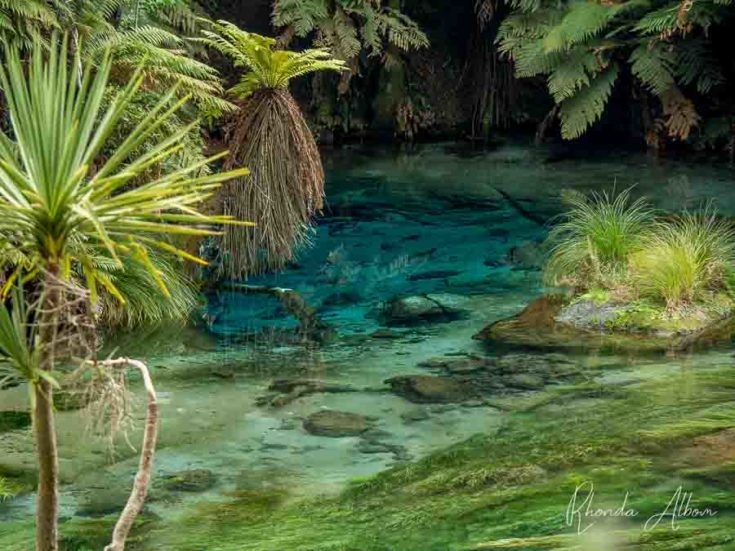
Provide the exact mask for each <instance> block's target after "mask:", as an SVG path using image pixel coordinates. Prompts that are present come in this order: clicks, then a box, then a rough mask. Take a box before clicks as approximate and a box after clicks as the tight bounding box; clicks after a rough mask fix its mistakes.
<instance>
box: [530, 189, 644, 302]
mask: <svg viewBox="0 0 735 551" xmlns="http://www.w3.org/2000/svg"><path fill="white" fill-rule="evenodd" d="M565 199H566V202H567V203H568V204H569V206H570V209H569V211H568V212H567V213H566V214H565V215H564V217H563V220H562V221H561V223H559V224H558V225H557V226H556V227H555V228H554V229H553V230H552V231H551V234H550V235H549V242H550V243H551V244H552V249H551V256H550V258H549V261H548V263H547V265H546V270H545V276H546V280H547V282H548V283H550V284H552V285H569V286H571V287H574V288H578V289H589V288H592V287H601V288H610V287H612V286H615V284H616V283H617V282H619V281H620V280H621V279H623V277H624V275H625V273H626V272H627V265H628V258H629V256H630V255H631V254H632V253H633V252H635V251H637V250H638V249H639V248H640V247H641V245H642V242H643V236H644V233H645V230H646V228H647V227H648V226H649V225H650V224H651V222H652V220H653V211H652V209H651V208H650V207H649V206H648V204H647V203H646V202H645V200H644V199H641V198H639V199H635V200H633V199H632V198H631V196H630V189H627V190H625V191H623V192H621V193H619V194H617V195H615V194H608V193H607V192H601V193H593V194H592V195H590V196H589V197H587V196H584V195H582V194H576V193H575V194H568V195H567V196H566V198H565Z"/></svg>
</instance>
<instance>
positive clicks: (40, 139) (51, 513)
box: [0, 39, 247, 551]
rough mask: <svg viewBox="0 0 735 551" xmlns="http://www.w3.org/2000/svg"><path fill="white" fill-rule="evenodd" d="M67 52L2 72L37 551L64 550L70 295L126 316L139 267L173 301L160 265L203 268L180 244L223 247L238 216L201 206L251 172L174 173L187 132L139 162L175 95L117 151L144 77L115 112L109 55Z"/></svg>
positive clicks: (2, 155) (1, 250) (6, 210)
mask: <svg viewBox="0 0 735 551" xmlns="http://www.w3.org/2000/svg"><path fill="white" fill-rule="evenodd" d="M67 52H68V46H67V43H66V40H58V39H52V40H51V45H50V47H44V46H41V45H40V44H36V45H35V46H34V48H33V49H32V50H31V52H30V56H29V57H30V59H28V54H25V53H24V54H22V55H21V53H20V52H19V50H18V49H17V48H15V47H13V46H12V45H11V46H7V47H5V48H3V59H2V63H1V64H0V86H2V92H3V95H4V96H5V99H6V102H7V106H8V115H9V119H10V125H11V129H12V132H9V133H7V134H6V133H2V132H0V262H1V263H2V273H4V274H5V281H6V289H5V290H7V289H9V288H11V287H12V284H13V282H15V281H18V280H20V279H21V278H22V279H23V282H24V284H25V285H27V286H30V287H32V288H33V289H34V290H35V291H36V292H37V294H38V296H39V297H40V299H39V303H38V306H37V308H38V310H37V311H38V315H37V316H36V318H35V319H34V320H33V321H34V326H35V327H36V328H37V331H36V333H35V334H34V335H33V338H32V339H28V338H26V339H25V342H26V343H27V344H28V343H30V344H28V346H27V360H28V361H27V362H26V363H21V364H19V363H18V362H17V361H15V360H13V356H14V354H12V353H11V352H12V351H11V350H7V349H4V350H2V353H3V355H4V356H5V357H6V359H9V365H10V366H11V367H12V368H13V369H14V370H15V372H16V373H17V374H18V375H19V376H21V377H24V378H26V379H27V380H28V383H29V384H30V387H31V396H32V413H33V429H34V437H35V441H36V446H37V453H38V467H39V484H38V499H37V526H36V549H37V551H56V550H57V549H58V543H57V540H58V533H57V517H58V489H57V485H58V460H57V445H56V431H55V427H54V408H53V392H54V386H55V378H54V373H55V370H56V369H57V367H58V365H57V364H58V363H59V362H60V360H61V359H62V358H60V357H58V354H57V352H58V350H57V349H56V346H55V345H56V344H57V343H56V338H57V335H58V334H59V329H60V327H59V324H60V318H59V312H60V310H61V309H62V308H63V301H64V294H63V286H64V285H65V284H66V283H67V282H71V281H75V282H77V283H78V284H81V285H83V286H84V287H86V289H87V290H88V292H89V295H90V297H91V300H92V302H95V301H97V300H99V297H100V296H101V295H105V296H108V297H113V298H114V299H116V301H117V302H118V303H119V304H121V305H125V304H126V296H125V289H124V288H123V287H122V286H118V285H116V283H115V279H114V278H113V277H111V276H110V273H111V271H114V270H125V267H126V266H129V265H131V264H132V265H136V266H138V267H139V268H140V269H141V270H143V271H144V272H145V273H146V274H147V275H148V276H149V278H150V279H151V280H153V281H155V282H156V287H155V290H156V291H155V296H151V297H150V298H151V300H158V301H161V300H164V301H165V300H167V299H168V297H170V296H171V293H170V291H169V289H168V287H167V286H166V281H165V278H164V277H162V274H161V272H160V270H159V269H158V268H157V266H158V263H157V262H156V261H155V258H156V255H157V254H159V253H161V252H164V253H166V254H168V255H174V256H178V257H181V258H183V259H187V260H191V261H194V262H200V263H202V262H203V261H202V260H200V259H198V258H197V257H196V256H194V255H193V254H191V253H190V252H187V251H185V250H183V249H182V246H181V245H180V244H179V241H177V239H180V238H182V237H186V236H203V235H217V234H218V231H217V230H218V227H219V226H220V225H222V224H225V225H227V224H235V223H237V224H239V222H234V221H233V219H232V218H231V217H229V216H214V215H205V214H203V213H202V212H201V211H200V210H199V209H198V206H199V205H200V203H201V202H202V201H203V200H205V199H207V198H208V197H209V196H210V194H211V193H212V192H213V191H214V190H215V189H216V188H217V187H218V186H219V185H220V184H221V182H223V181H225V180H227V179H230V178H233V177H242V176H244V175H245V174H246V173H247V170H246V169H244V168H243V169H239V170H234V171H231V172H227V173H213V172H210V171H207V170H206V167H207V166H208V165H210V164H211V163H212V162H213V161H214V160H215V159H217V158H219V157H222V156H223V155H224V154H221V155H217V156H215V157H211V158H208V159H206V160H204V161H200V162H197V163H194V164H191V165H187V166H178V167H176V166H175V165H171V164H167V163H165V161H166V160H167V159H169V158H171V156H172V155H175V154H176V153H177V152H178V151H179V149H180V148H181V147H182V146H181V141H182V137H183V135H184V133H185V132H188V131H189V130H190V128H189V127H186V128H182V129H181V130H180V131H178V132H175V133H173V134H172V135H170V136H169V137H162V138H161V139H160V140H158V142H157V143H155V144H154V145H153V146H150V142H148V144H149V147H147V148H146V150H145V151H142V150H141V147H140V146H141V144H143V143H144V142H146V140H148V139H149V138H150V137H151V136H153V135H155V133H156V131H157V130H158V129H159V128H160V127H161V126H162V125H164V124H165V123H166V121H167V120H168V119H170V118H171V117H173V116H175V115H176V113H177V112H178V111H179V110H180V109H181V107H182V106H183V105H184V103H185V102H186V101H187V98H182V99H180V100H176V99H175V98H176V90H171V91H170V92H168V93H167V94H165V95H164V96H163V97H162V98H161V100H160V102H159V103H158V104H157V105H156V106H155V107H154V108H153V109H151V111H150V113H148V115H147V116H146V117H145V118H144V119H143V120H141V121H140V122H139V123H138V125H137V126H136V127H135V128H134V129H133V130H132V131H131V132H130V133H129V134H128V135H127V137H126V138H125V139H124V140H123V141H122V143H119V144H117V145H116V146H114V147H110V145H111V144H109V143H108V140H109V138H110V136H111V135H112V134H113V131H114V129H115V127H116V125H117V124H118V122H119V121H120V120H121V117H122V116H123V113H124V112H125V110H126V107H127V106H128V105H129V104H130V102H131V100H132V99H133V98H134V96H135V94H136V92H137V91H138V89H139V88H140V86H141V84H142V83H143V79H144V77H143V76H142V73H141V72H140V71H138V72H137V73H136V74H134V75H133V77H132V78H131V80H130V82H129V83H128V84H127V85H126V86H125V87H124V88H123V89H122V90H121V91H120V92H119V93H118V94H117V95H116V96H115V97H114V99H113V100H112V101H105V100H104V95H105V89H106V86H107V82H108V78H109V74H110V57H109V55H108V56H105V57H104V58H103V59H102V60H101V61H99V62H97V63H95V64H94V65H92V64H91V63H84V62H82V61H80V59H79V58H78V53H77V54H76V58H75V59H73V60H72V59H69V55H68V54H67ZM80 64H81V66H83V71H82V74H81V75H79V74H78V72H77V70H76V68H77V67H79V66H80ZM196 124H198V123H197V122H196V121H195V122H193V123H192V127H194V126H195V125H196ZM103 150H104V151H105V152H106V155H104V156H101V154H100V153H101V152H102V151H103ZM161 167H169V168H165V169H161ZM153 168H156V169H157V170H151V169H153ZM243 224H244V223H243ZM13 308H14V309H17V308H16V306H15V305H14V306H13ZM0 321H1V320H0ZM6 322H7V320H6ZM0 325H2V324H0ZM6 325H7V323H6ZM0 330H1V328H0ZM8 338H9V340H8V342H9V343H10V344H12V342H13V340H12V338H10V337H8ZM4 347H5V345H3V346H0V348H4ZM16 352H18V351H17V350H16ZM21 357H22V356H21Z"/></svg>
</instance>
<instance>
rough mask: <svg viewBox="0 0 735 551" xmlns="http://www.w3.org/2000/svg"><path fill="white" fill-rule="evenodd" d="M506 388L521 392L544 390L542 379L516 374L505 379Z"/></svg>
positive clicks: (537, 376)
mask: <svg viewBox="0 0 735 551" xmlns="http://www.w3.org/2000/svg"><path fill="white" fill-rule="evenodd" d="M506 382H507V384H508V386H510V387H513V388H520V389H523V390H540V389H542V388H544V386H545V383H544V379H543V377H541V376H539V375H533V374H531V373H518V374H516V375H512V376H510V377H508V379H506Z"/></svg>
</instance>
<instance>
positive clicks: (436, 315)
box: [382, 293, 469, 325]
mask: <svg viewBox="0 0 735 551" xmlns="http://www.w3.org/2000/svg"><path fill="white" fill-rule="evenodd" d="M468 311H469V299H468V298H467V297H463V296H461V295H452V294H449V293H433V294H427V295H413V296H409V297H403V298H395V299H393V300H391V301H390V302H388V304H387V305H386V306H385V308H384V309H383V312H382V315H383V318H384V320H385V322H386V323H388V324H391V325H411V324H416V323H422V322H437V321H454V320H456V319H459V318H461V317H463V316H465V315H466V314H467V313H468Z"/></svg>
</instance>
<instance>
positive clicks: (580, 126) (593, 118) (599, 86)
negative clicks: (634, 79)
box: [559, 63, 619, 140]
mask: <svg viewBox="0 0 735 551" xmlns="http://www.w3.org/2000/svg"><path fill="white" fill-rule="evenodd" d="M618 72H619V68H618V65H617V63H612V64H610V65H609V66H608V67H607V69H605V70H604V71H603V72H601V73H599V74H597V75H596V76H595V77H594V78H593V79H591V80H590V83H589V85H587V86H585V87H583V88H581V89H580V90H579V91H578V92H577V93H576V94H574V96H572V97H570V98H567V99H565V100H564V101H563V102H561V104H560V109H559V115H560V117H561V135H562V137H563V138H565V139H567V140H571V139H575V138H578V137H580V136H581V135H582V134H583V133H584V132H585V131H586V130H587V129H588V128H589V127H590V126H592V125H593V124H594V123H596V122H597V121H598V120H599V119H600V117H601V116H602V113H603V112H604V111H605V106H606V105H607V101H608V99H610V94H611V93H612V89H613V85H614V84H615V81H616V80H617V78H618Z"/></svg>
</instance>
